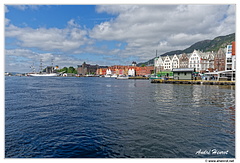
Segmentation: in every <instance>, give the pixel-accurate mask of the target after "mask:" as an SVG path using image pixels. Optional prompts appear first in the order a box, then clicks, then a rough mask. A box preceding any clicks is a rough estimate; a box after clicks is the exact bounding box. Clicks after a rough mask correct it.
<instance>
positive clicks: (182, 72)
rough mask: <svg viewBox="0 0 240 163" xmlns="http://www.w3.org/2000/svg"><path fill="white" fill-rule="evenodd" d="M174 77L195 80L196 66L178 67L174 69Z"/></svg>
mask: <svg viewBox="0 0 240 163" xmlns="http://www.w3.org/2000/svg"><path fill="white" fill-rule="evenodd" d="M172 72H173V78H174V79H175V80H193V74H194V72H195V69H194V68H177V69H173V70H172Z"/></svg>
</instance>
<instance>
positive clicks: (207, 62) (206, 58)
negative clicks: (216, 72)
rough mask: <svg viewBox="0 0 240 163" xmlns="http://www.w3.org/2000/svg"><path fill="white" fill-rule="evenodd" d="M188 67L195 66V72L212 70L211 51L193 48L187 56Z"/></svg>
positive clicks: (212, 59)
mask: <svg viewBox="0 0 240 163" xmlns="http://www.w3.org/2000/svg"><path fill="white" fill-rule="evenodd" d="M189 68H195V70H196V72H207V71H213V68H214V54H213V52H202V51H199V50H194V51H193V52H192V54H191V55H190V57H189Z"/></svg>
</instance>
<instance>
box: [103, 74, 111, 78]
mask: <svg viewBox="0 0 240 163" xmlns="http://www.w3.org/2000/svg"><path fill="white" fill-rule="evenodd" d="M111 76H112V75H110V74H107V75H104V77H105V78H111Z"/></svg>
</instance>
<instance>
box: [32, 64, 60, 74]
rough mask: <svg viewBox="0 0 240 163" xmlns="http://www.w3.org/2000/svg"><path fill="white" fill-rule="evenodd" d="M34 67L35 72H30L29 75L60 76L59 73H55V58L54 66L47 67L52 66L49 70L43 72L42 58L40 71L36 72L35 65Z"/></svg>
mask: <svg viewBox="0 0 240 163" xmlns="http://www.w3.org/2000/svg"><path fill="white" fill-rule="evenodd" d="M31 67H32V68H33V72H34V73H29V74H28V76H33V77H39V76H40V77H53V76H59V74H57V73H54V72H53V71H54V67H53V60H52V66H49V67H47V68H50V69H49V70H48V71H47V72H42V67H43V66H42V60H40V72H39V73H35V68H34V66H31Z"/></svg>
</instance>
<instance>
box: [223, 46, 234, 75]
mask: <svg viewBox="0 0 240 163" xmlns="http://www.w3.org/2000/svg"><path fill="white" fill-rule="evenodd" d="M225 63H226V66H225V69H226V71H235V70H236V55H232V45H227V51H226V62H225Z"/></svg>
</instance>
